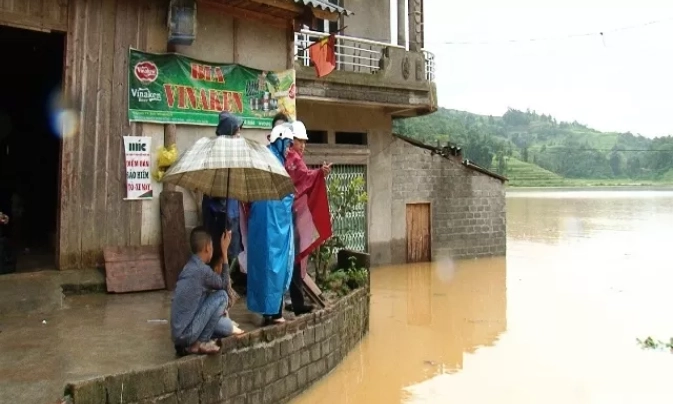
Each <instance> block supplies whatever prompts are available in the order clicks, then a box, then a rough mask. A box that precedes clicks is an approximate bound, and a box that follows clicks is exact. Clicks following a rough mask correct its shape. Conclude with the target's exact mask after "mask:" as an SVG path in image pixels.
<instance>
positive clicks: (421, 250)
mask: <svg viewBox="0 0 673 404" xmlns="http://www.w3.org/2000/svg"><path fill="white" fill-rule="evenodd" d="M430 231H431V226H430V204H429V203H410V204H407V262H408V263H412V262H430V260H431V259H432V254H431V238H430Z"/></svg>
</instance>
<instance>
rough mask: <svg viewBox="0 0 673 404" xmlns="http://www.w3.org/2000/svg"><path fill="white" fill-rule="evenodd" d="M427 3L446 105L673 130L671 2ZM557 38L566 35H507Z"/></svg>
mask: <svg viewBox="0 0 673 404" xmlns="http://www.w3.org/2000/svg"><path fill="white" fill-rule="evenodd" d="M424 2H425V24H426V25H425V28H426V29H425V35H426V48H427V49H428V50H430V51H432V52H433V53H435V55H436V56H437V68H436V75H437V77H436V83H437V89H438V93H439V94H438V97H439V105H440V106H442V107H446V108H452V109H458V110H464V111H470V112H474V113H479V114H486V115H488V114H491V115H502V114H503V113H504V112H505V111H506V110H507V107H513V108H517V109H522V110H525V109H526V108H530V109H534V110H536V111H538V112H544V113H547V114H552V115H553V116H555V117H557V118H558V119H560V120H567V121H573V120H577V121H579V122H581V123H585V124H588V125H589V126H592V127H594V128H597V129H600V130H604V131H609V130H616V131H631V132H633V133H640V134H642V135H644V136H647V137H654V136H660V135H668V134H673V120H672V119H671V116H673V114H672V112H673V102H672V99H673V0H669V1H668V2H666V1H665V0H612V1H608V0H584V1H581V0H537V1H534V0H470V1H465V0H460V1H458V0H424ZM392 3H393V7H392V8H393V17H392V18H396V14H397V13H396V9H395V8H396V6H395V4H396V0H392ZM667 3H668V4H667ZM661 20H664V21H663V22H661V23H657V24H650V25H647V26H641V27H639V28H633V29H624V30H621V31H618V32H611V31H614V30H619V29H622V28H625V27H631V26H634V25H642V24H647V23H650V22H653V21H661ZM392 28H393V38H396V35H397V33H396V24H393V26H392ZM601 31H602V32H604V36H603V38H601V36H600V35H592V36H585V37H577V38H567V37H568V36H569V35H574V34H584V33H589V32H596V33H598V32H601ZM550 37H551V38H559V37H560V38H562V39H554V40H544V41H537V42H522V43H505V42H504V41H507V40H519V39H520V40H527V39H530V38H550ZM564 37H565V38H564ZM446 42H489V44H470V45H449V44H446Z"/></svg>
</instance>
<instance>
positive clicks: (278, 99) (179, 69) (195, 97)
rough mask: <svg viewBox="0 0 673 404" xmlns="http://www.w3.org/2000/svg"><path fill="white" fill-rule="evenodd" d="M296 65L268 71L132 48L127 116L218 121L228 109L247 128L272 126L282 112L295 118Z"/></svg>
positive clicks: (159, 120) (140, 119)
mask: <svg viewBox="0 0 673 404" xmlns="http://www.w3.org/2000/svg"><path fill="white" fill-rule="evenodd" d="M295 95H296V86H295V72H294V70H286V71H282V72H270V71H262V70H256V69H251V68H249V67H245V66H241V65H237V64H217V63H210V62H203V61H200V60H194V59H191V58H188V57H186V56H182V55H178V54H174V53H166V54H155V53H146V52H141V51H138V50H135V49H130V50H129V104H128V105H129V121H131V122H152V123H162V124H166V123H174V124H184V125H204V126H216V125H217V122H218V115H219V113H220V112H222V111H229V112H231V113H232V114H235V115H238V116H240V117H241V118H243V120H244V122H245V123H244V124H243V126H244V127H245V128H259V129H270V128H271V120H272V119H273V116H274V115H276V114H277V113H278V112H283V113H284V114H286V115H288V116H289V117H290V118H291V119H293V120H294V119H296V100H295Z"/></svg>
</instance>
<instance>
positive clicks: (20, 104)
mask: <svg viewBox="0 0 673 404" xmlns="http://www.w3.org/2000/svg"><path fill="white" fill-rule="evenodd" d="M0 46H1V47H2V50H3V52H4V54H5V55H6V57H5V58H3V60H4V62H3V63H2V64H0V72H1V76H2V77H3V79H4V80H3V82H4V85H3V86H2V91H0V211H2V212H3V213H4V214H6V215H8V216H9V218H10V219H9V223H8V224H6V225H2V226H1V227H2V229H1V231H2V240H3V241H2V255H3V257H2V266H1V267H0V273H8V272H14V271H18V272H27V271H36V270H43V269H54V268H55V266H54V265H55V250H56V226H57V212H58V192H59V184H58V181H59V160H60V143H61V142H60V135H59V132H60V131H59V130H58V124H57V122H58V119H57V113H56V112H53V111H52V110H53V108H52V102H51V100H52V99H53V97H55V96H58V94H59V92H60V90H61V88H62V86H61V82H62V78H63V60H64V59H63V55H64V46H65V38H64V36H63V35H62V34H54V33H44V32H38V31H29V30H24V29H18V28H11V27H5V26H2V27H0Z"/></svg>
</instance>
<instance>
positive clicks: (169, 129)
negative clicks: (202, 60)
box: [164, 43, 178, 192]
mask: <svg viewBox="0 0 673 404" xmlns="http://www.w3.org/2000/svg"><path fill="white" fill-rule="evenodd" d="M166 50H167V51H168V52H175V45H172V44H170V43H169V44H166ZM177 138H178V135H177V127H176V126H175V124H174V123H171V124H167V125H164V147H166V148H168V147H170V146H172V145H174V144H175V143H176V142H177ZM164 191H169V192H172V191H175V185H173V184H168V183H165V184H164Z"/></svg>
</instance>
